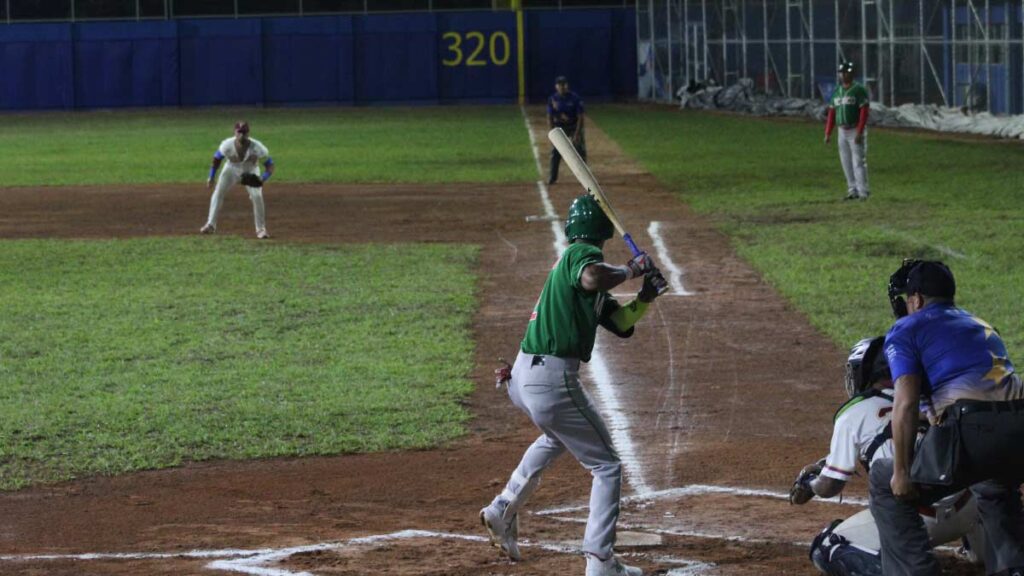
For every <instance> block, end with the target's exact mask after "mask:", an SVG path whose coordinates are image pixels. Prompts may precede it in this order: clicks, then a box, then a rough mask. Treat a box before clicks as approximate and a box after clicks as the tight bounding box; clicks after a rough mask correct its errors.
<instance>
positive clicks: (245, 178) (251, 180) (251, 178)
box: [242, 174, 263, 188]
mask: <svg viewBox="0 0 1024 576" xmlns="http://www.w3.org/2000/svg"><path fill="white" fill-rule="evenodd" d="M242 184H243V185H244V186H249V187H250V188H262V187H263V178H260V177H259V176H257V175H255V174H242Z"/></svg>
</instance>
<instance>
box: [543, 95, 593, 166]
mask: <svg viewBox="0 0 1024 576" xmlns="http://www.w3.org/2000/svg"><path fill="white" fill-rule="evenodd" d="M548 128H561V129H562V130H563V131H565V134H566V135H567V136H568V137H569V139H570V140H572V145H573V146H574V147H575V148H576V151H577V152H579V153H580V157H581V158H583V161H584V162H586V161H587V142H586V140H584V136H583V100H581V99H580V96H579V94H577V93H575V92H573V91H571V90H569V80H567V79H566V77H565V76H559V77H558V78H555V93H554V94H552V95H551V97H550V98H548ZM561 162H562V155H561V154H559V153H558V149H557V148H555V147H552V148H551V173H550V175H549V176H548V184H554V183H555V182H557V181H558V165H559V164H560V163H561Z"/></svg>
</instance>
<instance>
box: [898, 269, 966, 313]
mask: <svg viewBox="0 0 1024 576" xmlns="http://www.w3.org/2000/svg"><path fill="white" fill-rule="evenodd" d="M911 294H923V295H924V296H932V297H936V298H948V299H951V300H952V299H953V297H954V296H955V295H956V280H955V279H954V278H953V272H952V271H950V269H949V267H948V266H946V265H945V264H943V263H942V262H940V261H938V260H913V259H910V258H907V259H905V260H904V261H903V265H902V266H900V268H899V270H897V271H895V272H893V274H892V276H889V304H891V305H892V313H893V315H895V316H896V318H897V319H899V318H903V317H904V316H906V315H907V301H906V298H904V296H909V295H911Z"/></svg>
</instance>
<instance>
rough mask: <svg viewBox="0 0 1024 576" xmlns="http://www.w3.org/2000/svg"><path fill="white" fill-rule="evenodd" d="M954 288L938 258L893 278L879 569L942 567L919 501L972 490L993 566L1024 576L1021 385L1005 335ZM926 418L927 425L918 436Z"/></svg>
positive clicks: (919, 575)
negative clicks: (963, 303) (891, 385)
mask: <svg viewBox="0 0 1024 576" xmlns="http://www.w3.org/2000/svg"><path fill="white" fill-rule="evenodd" d="M955 294H956V282H955V280H954V278H953V273H952V272H951V271H950V270H949V268H948V267H947V266H946V265H945V264H943V263H941V262H936V261H922V260H907V261H904V263H903V266H902V267H901V268H900V269H899V270H897V271H896V273H894V274H893V275H892V277H891V278H890V279H889V299H890V302H891V303H892V307H893V312H894V313H895V315H896V317H897V321H896V323H895V324H894V325H893V326H892V328H891V329H890V330H889V333H888V335H887V336H886V339H885V348H884V349H885V354H886V357H887V358H888V360H889V367H890V369H891V371H892V377H893V381H894V382H895V389H896V394H895V402H894V405H893V415H892V434H893V457H892V459H882V460H877V461H876V462H875V463H874V464H873V465H872V466H871V472H870V474H869V485H870V495H871V513H872V515H873V516H874V517H875V522H876V524H877V525H878V532H879V535H880V536H881V541H882V571H883V573H884V574H886V575H887V576H896V575H898V576H935V575H938V574H940V573H941V569H940V567H939V563H938V561H937V560H936V558H935V556H934V555H933V554H932V552H931V550H930V548H929V546H928V535H927V534H926V532H925V528H924V524H923V523H922V521H921V516H920V515H919V514H918V512H917V507H918V505H926V504H929V503H931V502H935V501H936V500H938V499H939V498H941V497H943V496H945V495H948V494H951V493H953V492H955V491H957V490H961V489H963V488H968V487H969V488H970V490H971V492H973V493H974V496H975V498H976V499H977V503H978V512H979V514H980V516H981V522H982V525H983V527H984V530H985V540H986V550H985V551H984V552H985V554H984V556H985V557H986V558H987V566H986V569H987V573H988V574H990V575H993V574H999V575H1005V576H1024V511H1022V505H1021V493H1020V486H1021V480H1022V479H1024V389H1022V384H1021V379H1020V377H1019V376H1018V375H1017V374H1016V372H1015V371H1014V367H1013V363H1012V362H1010V358H1009V356H1008V354H1007V352H1006V346H1005V345H1004V344H1003V340H1002V338H1000V336H999V333H998V332H996V331H995V329H993V328H992V326H991V325H989V324H988V323H987V322H985V321H984V320H982V319H980V318H978V317H976V316H974V315H972V314H971V313H969V312H967V311H966V310H963V309H961V308H958V307H957V306H956V305H955V304H954V300H953V298H954V295H955ZM922 415H925V416H927V419H928V421H929V423H930V424H931V427H930V428H929V429H928V431H927V432H926V433H925V435H924V436H923V438H922V439H921V441H920V443H917V441H916V438H917V430H918V424H919V422H920V419H921V416H922Z"/></svg>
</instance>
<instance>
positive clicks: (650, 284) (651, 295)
mask: <svg viewBox="0 0 1024 576" xmlns="http://www.w3.org/2000/svg"><path fill="white" fill-rule="evenodd" d="M665 290H668V281H667V280H665V277H664V276H662V275H661V270H658V269H657V268H655V269H653V270H651V271H650V272H648V273H647V274H644V285H643V286H641V287H640V293H639V294H637V295H636V297H637V299H638V300H640V301H641V302H654V299H655V298H657V297H658V296H660V295H662V294H664V293H665Z"/></svg>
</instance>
